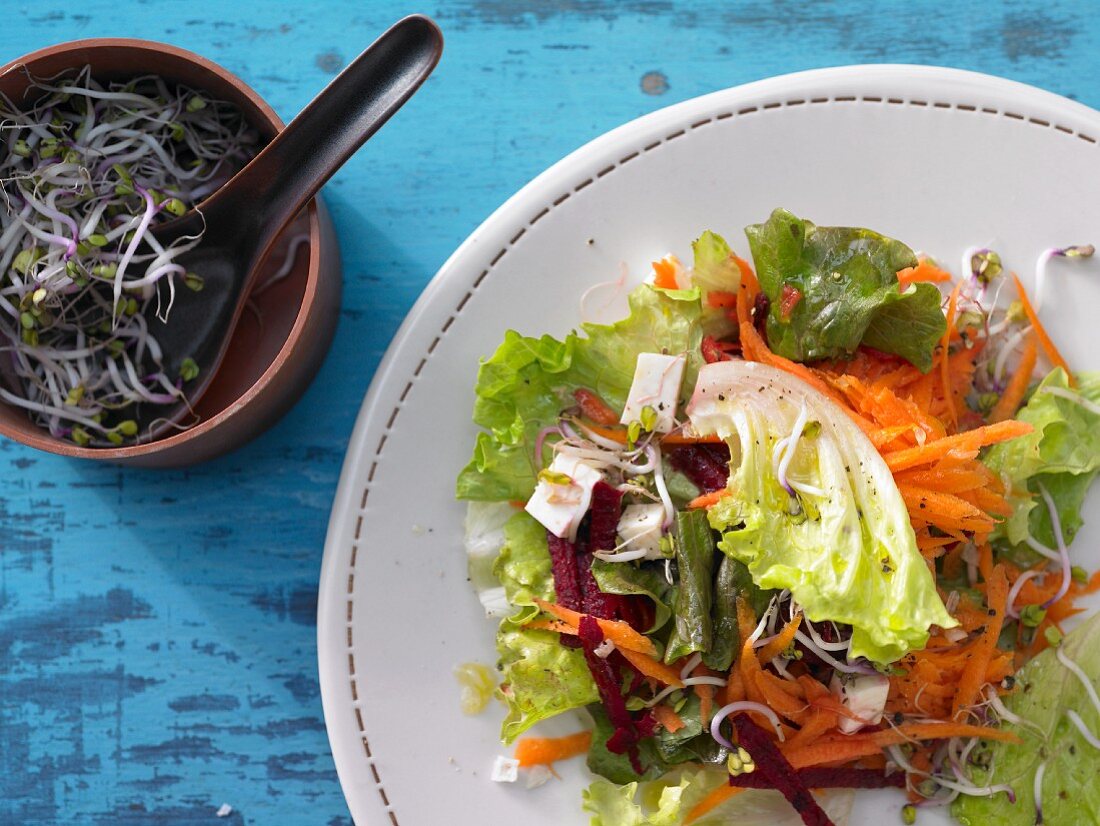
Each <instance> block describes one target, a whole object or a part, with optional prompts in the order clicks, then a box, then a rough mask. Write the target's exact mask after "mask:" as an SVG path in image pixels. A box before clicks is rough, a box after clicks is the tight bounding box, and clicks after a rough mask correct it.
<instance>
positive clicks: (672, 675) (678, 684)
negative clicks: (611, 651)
mask: <svg viewBox="0 0 1100 826" xmlns="http://www.w3.org/2000/svg"><path fill="white" fill-rule="evenodd" d="M619 653H620V654H622V655H623V657H625V658H626V660H627V662H629V663H630V664H631V665H632V666H634V667H635V668H636V669H638V670H639V671H640V672H642V674H644V675H645V676H647V677H652V678H653V679H654V680H658V681H659V682H662V683H664V684H665V685H670V686H673V687H675V688H683V687H684V681H683V680H681V679H680V673H679V672H678V671H677V670H676V669H675V668H672V667H671V666H668V665H665V664H664V663H663V662H661V661H660V660H658V659H656V658H655V657H652V656H649V655H647V654H642V653H640V652H638V651H631V650H630V649H629V648H619Z"/></svg>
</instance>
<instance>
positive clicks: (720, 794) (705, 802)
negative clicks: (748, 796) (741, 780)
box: [684, 783, 745, 826]
mask: <svg viewBox="0 0 1100 826" xmlns="http://www.w3.org/2000/svg"><path fill="white" fill-rule="evenodd" d="M743 791H745V790H744V789H743V788H742V787H740V786H730V785H728V784H726V783H723V784H722V785H720V786H716V787H715V788H714V790H713V791H712V792H710V793H709V794H708V795H707V796H706V797H704V798H703V799H702V800H700V801H699V802H698V803H696V804H695V805H694V806H693V807H692V809H691V811H690V812H688V813H687V817H685V818H684V826H689V824H691V823H694V822H695V821H696V820H698V819H699V818H701V817H702V816H703V815H705V814H707V813H708V812H711V811H712V810H714V809H717V808H718V807H719V806H721V805H722V804H723V803H725V802H726V801H727V800H729V799H730V798H731V797H733V796H734V795H735V794H740V793H741V792H743Z"/></svg>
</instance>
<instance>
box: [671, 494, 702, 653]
mask: <svg viewBox="0 0 1100 826" xmlns="http://www.w3.org/2000/svg"><path fill="white" fill-rule="evenodd" d="M676 537H677V542H676V565H677V568H678V569H679V572H680V588H679V590H678V591H677V593H676V605H675V610H674V612H673V613H674V617H675V619H676V625H675V626H674V628H673V632H672V636H671V637H670V638H669V641H668V647H667V648H666V649H665V662H666V663H673V662H675V661H676V660H678V659H680V658H681V657H686V656H689V655H690V654H693V653H694V652H696V651H704V652H705V651H709V650H710V646H711V638H712V633H711V632H712V628H711V602H712V601H713V597H714V535H713V533H712V532H711V529H710V525H708V524H707V517H706V514H705V513H704V512H703V511H699V510H694V511H680V512H679V513H677V514H676Z"/></svg>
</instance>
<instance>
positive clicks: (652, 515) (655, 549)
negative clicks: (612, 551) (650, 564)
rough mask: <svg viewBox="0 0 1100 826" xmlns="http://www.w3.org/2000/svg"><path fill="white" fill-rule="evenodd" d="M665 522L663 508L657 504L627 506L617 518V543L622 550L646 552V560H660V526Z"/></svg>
mask: <svg viewBox="0 0 1100 826" xmlns="http://www.w3.org/2000/svg"><path fill="white" fill-rule="evenodd" d="M664 520H665V506H664V505H661V504H659V503H657V504H648V505H627V506H626V507H625V508H623V514H622V516H620V517H619V527H618V532H619V541H620V542H622V543H623V544H624V545H625V546H626V547H625V549H624V550H631V551H640V550H644V551H645V552H646V554H645V558H646V559H661V548H660V543H661V524H662V523H663V522H664Z"/></svg>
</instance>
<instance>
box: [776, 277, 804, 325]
mask: <svg viewBox="0 0 1100 826" xmlns="http://www.w3.org/2000/svg"><path fill="white" fill-rule="evenodd" d="M801 300H802V290H800V289H798V287H794V286H792V285H790V284H784V285H783V289H781V290H780V291H779V320H780V321H783V322H789V321H790V320H791V313H793V312H794V308H795V307H797V306H798V302H799V301H801Z"/></svg>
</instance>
